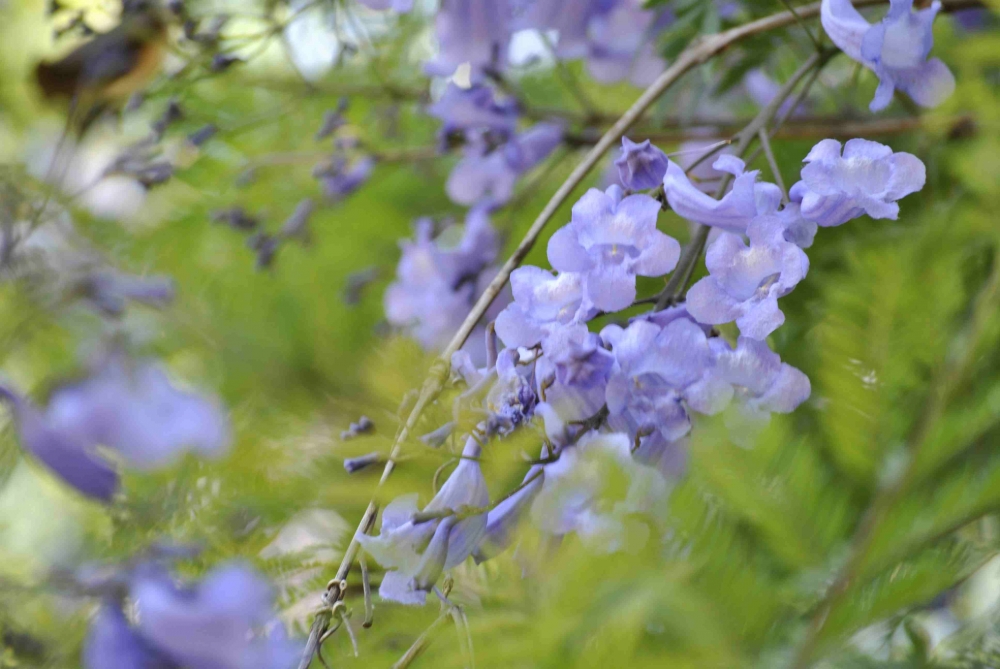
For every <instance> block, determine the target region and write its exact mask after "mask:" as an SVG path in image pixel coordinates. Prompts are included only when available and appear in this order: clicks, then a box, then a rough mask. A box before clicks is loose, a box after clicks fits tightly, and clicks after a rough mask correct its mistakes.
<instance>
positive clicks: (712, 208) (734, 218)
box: [663, 154, 781, 234]
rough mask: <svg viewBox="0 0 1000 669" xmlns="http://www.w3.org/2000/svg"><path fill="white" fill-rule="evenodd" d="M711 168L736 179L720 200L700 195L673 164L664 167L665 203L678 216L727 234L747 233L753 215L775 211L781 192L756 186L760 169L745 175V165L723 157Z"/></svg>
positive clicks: (759, 185) (771, 185) (732, 157)
mask: <svg viewBox="0 0 1000 669" xmlns="http://www.w3.org/2000/svg"><path fill="white" fill-rule="evenodd" d="M712 167H713V168H715V169H716V170H718V171H720V172H726V173H728V174H731V175H733V177H735V178H734V179H733V185H732V188H731V189H730V190H729V192H728V193H726V194H725V195H724V196H723V197H722V199H721V200H716V199H715V198H713V197H712V196H710V195H707V194H705V193H704V192H702V191H701V190H700V189H699V188H698V187H697V186H695V185H694V184H693V183H691V181H690V179H688V177H687V175H686V174H685V173H684V170H683V169H681V167H680V166H679V165H677V164H676V163H674V162H673V161H670V163H669V164H668V165H667V173H666V176H664V177H663V191H664V194H665V195H666V198H667V203H668V204H669V205H670V208H671V209H673V210H674V211H675V212H676V213H677V215H678V216H680V217H681V218H685V219H687V220H689V221H692V222H694V223H701V224H702V225H709V226H712V227H715V228H720V229H722V230H725V231H727V232H735V233H737V234H746V231H747V226H749V225H750V221H752V220H753V219H754V217H755V216H757V215H758V214H770V213H774V212H775V211H777V209H778V205H779V203H780V202H781V190H780V189H779V188H778V187H777V186H775V185H774V184H771V183H766V182H759V183H758V182H757V176H758V175H759V174H760V170H751V171H750V172H747V171H745V170H746V163H744V162H743V161H742V160H740V159H739V158H737V157H736V156H730V155H725V154H724V155H721V156H719V157H718V158H716V159H715V162H714V163H712Z"/></svg>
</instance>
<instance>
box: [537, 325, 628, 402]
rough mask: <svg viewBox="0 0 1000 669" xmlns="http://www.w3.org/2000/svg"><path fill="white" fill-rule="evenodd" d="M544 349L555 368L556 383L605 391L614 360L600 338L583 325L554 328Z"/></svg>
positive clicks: (547, 338) (543, 345) (545, 342)
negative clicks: (597, 388) (598, 388)
mask: <svg viewBox="0 0 1000 669" xmlns="http://www.w3.org/2000/svg"><path fill="white" fill-rule="evenodd" d="M542 350H543V351H544V353H545V356H546V359H547V360H548V361H549V362H550V363H551V364H552V365H553V366H554V368H555V378H556V381H558V382H559V383H561V384H562V385H564V386H575V387H580V388H593V387H600V388H603V387H604V386H605V384H607V381H608V375H609V374H610V373H611V367H612V365H614V361H615V358H614V356H613V355H612V354H611V353H610V352H609V351H608V350H606V349H605V348H604V347H603V346H602V345H601V338H600V337H598V336H597V335H596V334H594V333H593V332H590V331H589V330H587V326H585V325H582V324H577V325H562V326H559V327H556V328H554V329H553V330H552V332H550V333H549V335H548V336H547V337H546V338H545V340H544V342H543V344H542Z"/></svg>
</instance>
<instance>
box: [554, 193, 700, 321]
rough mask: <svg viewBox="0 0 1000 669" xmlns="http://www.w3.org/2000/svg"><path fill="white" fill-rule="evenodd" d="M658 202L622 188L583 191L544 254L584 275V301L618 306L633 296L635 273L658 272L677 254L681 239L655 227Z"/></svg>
mask: <svg viewBox="0 0 1000 669" xmlns="http://www.w3.org/2000/svg"><path fill="white" fill-rule="evenodd" d="M659 212H660V203H659V202H657V201H656V200H654V199H653V198H651V197H648V196H646V195H629V196H628V197H623V193H622V189H621V188H620V187H618V186H611V187H610V188H608V189H607V191H605V192H603V193H602V192H601V191H599V190H597V189H596V188H592V189H590V190H589V191H587V192H586V193H585V194H584V196H583V197H582V198H580V200H579V201H578V202H577V203H576V204H575V205H573V217H572V220H571V222H570V224H569V225H567V226H564V227H562V228H560V229H559V230H557V231H556V233H555V234H554V235H552V238H551V239H550V240H549V246H548V256H549V262H550V263H552V266H553V267H554V268H555V269H557V270H559V271H560V272H579V273H582V274H583V275H584V276H585V284H584V285H585V292H584V295H585V299H584V305H585V306H586V307H587V308H589V307H590V306H591V305H592V306H594V307H596V308H598V309H601V310H603V311H619V310H621V309H624V308H626V307H628V306H629V305H631V304H632V302H633V301H634V300H635V277H636V275H639V276H661V275H663V274H666V273H667V272H669V271H671V270H672V269H673V268H674V266H675V265H676V264H677V260H678V259H679V258H680V244H678V243H677V240H675V239H673V238H672V237H668V236H667V235H666V234H664V233H662V232H660V231H659V230H657V229H656V219H657V216H658V215H659Z"/></svg>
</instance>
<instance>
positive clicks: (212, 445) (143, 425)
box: [45, 355, 229, 470]
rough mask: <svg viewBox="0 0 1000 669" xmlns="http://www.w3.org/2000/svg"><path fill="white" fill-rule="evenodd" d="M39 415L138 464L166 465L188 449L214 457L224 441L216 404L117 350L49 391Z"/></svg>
mask: <svg viewBox="0 0 1000 669" xmlns="http://www.w3.org/2000/svg"><path fill="white" fill-rule="evenodd" d="M45 420H46V423H47V424H48V425H49V426H50V427H51V428H52V429H54V430H56V431H58V432H60V433H71V434H73V435H74V436H75V437H77V438H80V439H83V440H85V441H86V442H87V443H88V444H93V445H95V446H97V445H102V446H107V447H109V448H111V449H113V450H115V451H116V452H117V453H118V454H120V455H121V456H122V457H123V458H124V460H125V462H126V463H127V464H128V465H129V466H132V467H135V468H137V469H143V470H149V469H156V468H159V467H164V466H167V465H169V464H171V463H172V462H173V461H175V460H176V459H177V458H179V457H180V456H181V455H182V454H183V453H184V451H186V450H188V449H190V450H193V451H197V452H198V453H199V454H201V455H203V456H208V457H218V456H220V455H222V454H223V453H224V452H225V450H226V449H227V448H228V446H229V425H228V421H227V419H226V417H225V415H224V414H223V412H222V409H221V408H220V407H219V405H218V404H216V403H215V402H214V401H212V400H209V399H206V398H204V397H200V396H198V395H194V394H191V393H187V392H184V391H181V390H178V389H177V388H175V387H174V386H173V385H171V383H170V380H169V379H168V378H167V376H166V374H164V373H163V371H162V370H161V369H160V368H159V367H157V366H155V365H154V364H152V363H150V362H145V361H130V360H128V359H126V358H124V357H123V356H120V355H112V356H110V357H109V358H108V359H107V360H105V361H104V362H103V363H102V364H101V365H100V366H99V367H98V368H97V370H96V371H95V372H94V373H93V374H91V375H90V376H89V377H88V378H86V379H84V380H83V381H81V382H78V383H74V384H70V385H66V386H63V387H61V388H59V389H57V390H56V391H55V392H54V393H52V395H51V396H50V397H49V402H48V408H47V410H46V414H45Z"/></svg>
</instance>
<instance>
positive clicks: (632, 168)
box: [615, 137, 670, 190]
mask: <svg viewBox="0 0 1000 669" xmlns="http://www.w3.org/2000/svg"><path fill="white" fill-rule="evenodd" d="M669 162H670V160H669V159H668V158H667V154H665V153H664V152H663V151H661V150H660V149H658V148H657V147H655V146H653V145H652V144H651V143H650V141H649V140H648V139H647V140H644V141H642V142H639V143H638V144H637V143H635V142H633V141H632V140H630V139H629V138H628V137H622V154H621V157H620V158H619V159H618V160H616V161H615V166H616V167H617V168H618V176H619V178H620V179H621V182H622V185H623V186H624V187H625V188H627V189H629V190H649V189H650V188H656V187H657V186H659V185H660V184H662V183H663V177H664V176H666V174H667V164H668V163H669Z"/></svg>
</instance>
